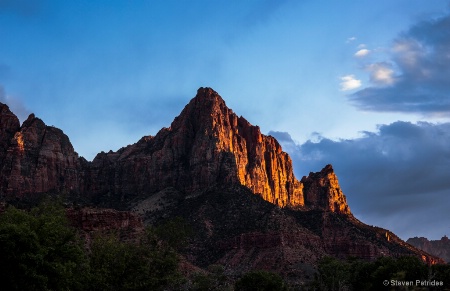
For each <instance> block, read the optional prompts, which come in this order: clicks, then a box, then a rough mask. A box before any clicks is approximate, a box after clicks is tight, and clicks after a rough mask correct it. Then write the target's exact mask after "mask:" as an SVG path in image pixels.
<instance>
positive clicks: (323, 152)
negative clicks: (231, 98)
mask: <svg viewBox="0 0 450 291" xmlns="http://www.w3.org/2000/svg"><path fill="white" fill-rule="evenodd" d="M449 144H450V123H443V124H432V123H426V122H419V123H417V124H413V123H409V122H401V121H398V122H394V123H392V124H389V125H381V126H379V127H378V131H377V132H365V133H364V136H363V137H362V138H358V139H352V140H338V141H333V140H330V139H327V138H324V137H321V139H319V142H311V141H308V142H306V143H304V144H302V145H297V146H296V147H295V148H292V147H288V148H287V151H288V152H289V153H290V154H291V158H292V159H293V161H294V169H295V171H296V175H297V177H301V176H302V175H306V174H307V173H308V172H310V171H319V170H320V169H321V168H322V167H323V166H325V165H326V164H329V163H331V164H333V166H334V169H335V171H336V173H337V175H338V178H339V182H340V184H341V187H342V189H343V191H344V193H345V194H346V196H347V199H348V202H349V205H350V208H351V209H352V211H353V213H354V214H355V215H356V217H357V218H360V219H362V220H363V221H364V222H366V223H369V224H373V225H378V226H382V227H385V228H388V229H390V230H392V231H394V232H395V233H397V234H399V235H400V236H401V237H402V238H405V239H406V238H408V236H414V235H426V236H428V237H433V238H440V237H441V236H442V235H444V234H447V235H448V234H449V233H448V225H449V224H450V213H449V212H448V210H446V207H447V206H448V205H450V195H449V194H450V147H449V146H448V145H449ZM282 145H284V144H283V143H282ZM283 149H284V148H283ZM444 205H446V206H445V207H444ZM407 227H409V228H407Z"/></svg>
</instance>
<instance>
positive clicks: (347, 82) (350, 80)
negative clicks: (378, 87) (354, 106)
mask: <svg viewBox="0 0 450 291" xmlns="http://www.w3.org/2000/svg"><path fill="white" fill-rule="evenodd" d="M340 85H341V91H349V90H353V89H357V88H359V87H361V80H358V79H356V78H355V75H346V76H343V77H341V84H340Z"/></svg>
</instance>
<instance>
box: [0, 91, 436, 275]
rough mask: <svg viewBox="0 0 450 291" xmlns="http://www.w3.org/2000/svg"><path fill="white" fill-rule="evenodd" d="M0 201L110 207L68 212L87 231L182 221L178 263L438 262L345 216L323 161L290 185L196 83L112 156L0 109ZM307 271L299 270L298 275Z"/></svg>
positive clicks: (299, 266) (297, 266) (248, 133)
mask: <svg viewBox="0 0 450 291" xmlns="http://www.w3.org/2000/svg"><path fill="white" fill-rule="evenodd" d="M0 133H1V137H0V160H1V164H0V202H2V201H7V202H11V203H14V201H17V200H25V199H33V198H36V197H39V196H41V195H42V194H44V193H65V194H67V197H68V198H69V199H72V200H74V201H76V202H79V203H80V204H82V205H83V204H85V203H88V204H89V205H95V206H101V207H110V208H115V210H98V209H92V208H88V209H82V210H69V212H68V215H69V217H70V218H71V221H72V222H73V223H74V225H76V226H77V227H79V228H80V229H82V230H84V231H85V232H91V231H97V230H100V231H102V229H106V230H108V228H118V229H133V228H136V229H140V228H141V224H140V222H139V220H138V219H137V218H136V216H135V215H134V214H131V213H129V212H117V210H124V209H126V210H130V209H133V210H134V211H135V213H136V214H139V215H141V216H142V217H143V219H145V221H146V222H147V223H149V222H152V223H158V222H161V221H163V220H164V219H167V218H170V217H175V216H182V217H184V218H185V219H186V220H187V221H188V222H189V223H190V224H191V225H192V226H193V228H194V229H195V230H196V231H197V235H196V237H195V238H193V239H192V242H191V244H190V247H189V248H190V251H189V253H188V255H187V258H188V259H189V260H191V261H192V262H195V263H196V264H199V265H201V266H207V265H208V264H213V263H223V264H226V265H228V266H231V267H232V268H233V270H234V271H239V270H241V271H245V270H246V268H247V269H249V268H263V269H264V268H265V269H269V270H278V271H280V272H283V273H285V274H287V275H288V276H289V274H290V273H292V274H297V275H298V274H299V273H298V272H300V273H302V272H303V274H304V275H305V276H311V275H312V273H311V272H309V271H305V270H310V271H311V270H313V267H314V264H315V262H317V260H318V259H319V258H320V257H321V256H323V255H327V254H328V255H334V256H337V257H347V256H350V255H355V256H359V257H362V258H366V259H373V258H376V257H378V256H381V255H401V254H409V255H416V256H419V257H421V258H424V260H426V261H428V262H430V263H433V262H435V261H436V260H437V259H436V258H434V257H432V256H430V255H428V254H426V253H425V252H422V251H419V250H417V249H415V248H413V247H412V246H410V245H408V244H406V243H404V242H403V241H401V240H400V239H398V238H397V237H396V236H395V235H393V234H391V233H389V232H388V231H386V230H382V229H377V228H373V227H369V226H366V225H365V224H363V223H361V222H359V221H358V220H356V218H354V217H353V215H351V212H350V209H349V207H348V205H347V202H346V198H345V196H344V194H343V192H342V190H341V188H340V186H339V183H338V180H337V177H336V175H335V173H334V171H333V168H332V167H331V165H328V166H326V167H325V168H324V169H323V170H322V171H320V172H318V173H310V174H309V176H308V177H303V179H302V181H298V180H297V179H296V177H295V176H294V174H293V168H292V161H291V159H290V157H289V155H288V154H287V153H285V152H283V151H282V148H281V146H280V145H279V143H278V142H277V141H276V140H275V139H274V138H273V137H271V136H266V135H264V134H262V133H261V131H260V129H259V127H257V126H253V125H251V124H250V123H249V122H248V121H247V120H246V119H244V118H243V117H238V116H237V115H236V114H235V113H234V112H233V111H232V110H231V109H229V108H228V107H227V106H226V104H225V102H224V100H223V99H222V98H221V97H220V96H219V95H218V94H217V93H216V92H215V91H214V90H212V89H210V88H200V89H199V90H198V92H197V95H196V96H195V97H194V98H193V99H192V100H191V101H190V102H189V104H187V105H186V107H185V108H184V109H183V110H182V112H181V114H180V115H179V116H178V117H176V118H175V120H174V121H173V122H172V124H171V126H170V127H169V128H163V129H161V130H160V131H159V132H158V133H157V134H156V135H155V136H146V137H143V138H141V139H140V140H139V141H138V142H137V143H135V144H132V145H129V146H127V147H124V148H121V149H120V150H118V151H117V152H113V151H110V152H108V153H105V152H102V153H99V154H98V155H97V156H96V157H95V158H94V160H93V161H92V162H88V161H86V160H85V159H83V158H80V157H79V156H78V154H77V153H76V152H75V151H74V149H73V147H72V145H71V143H70V141H69V139H68V137H67V136H66V135H65V134H64V133H63V132H62V131H61V130H59V129H57V128H54V127H50V126H46V125H45V124H44V122H43V121H42V120H40V119H39V118H36V117H35V116H34V115H30V116H29V117H28V119H27V120H26V121H25V122H24V123H23V124H22V126H20V125H19V121H18V119H17V117H15V116H14V114H12V113H11V112H10V111H9V109H8V107H7V106H6V105H3V104H0ZM305 272H306V273H305Z"/></svg>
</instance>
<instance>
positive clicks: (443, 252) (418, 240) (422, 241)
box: [406, 236, 450, 263]
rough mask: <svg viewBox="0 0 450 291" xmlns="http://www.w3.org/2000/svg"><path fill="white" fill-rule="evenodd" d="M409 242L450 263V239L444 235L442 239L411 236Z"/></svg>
mask: <svg viewBox="0 0 450 291" xmlns="http://www.w3.org/2000/svg"><path fill="white" fill-rule="evenodd" d="M406 242H407V243H409V244H411V245H413V246H414V247H416V248H418V249H421V250H423V251H425V252H427V253H429V254H432V255H434V256H436V257H439V258H442V259H443V260H445V261H446V262H447V263H450V240H449V239H448V237H447V236H443V237H442V238H441V239H440V240H428V239H427V238H425V237H413V238H409V239H408V240H407V241H406Z"/></svg>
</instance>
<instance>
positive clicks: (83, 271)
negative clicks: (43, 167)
mask: <svg viewBox="0 0 450 291" xmlns="http://www.w3.org/2000/svg"><path fill="white" fill-rule="evenodd" d="M191 233H192V230H191V229H190V228H189V227H188V225H187V224H186V223H185V222H184V221H183V220H182V219H180V218H175V219H173V220H170V221H168V222H166V223H165V224H163V225H160V226H158V227H150V228H147V229H146V231H145V232H144V233H143V234H142V235H141V236H140V237H138V238H136V239H134V240H132V241H121V240H119V239H118V236H117V235H114V234H98V235H94V236H93V237H92V239H91V240H90V241H89V242H87V241H85V240H83V239H81V238H80V236H79V234H78V233H77V230H76V229H74V228H72V227H71V226H70V223H69V221H68V219H67V216H66V211H65V209H64V207H63V206H62V204H61V203H58V202H55V201H51V200H45V201H44V202H42V203H40V204H39V205H38V206H37V207H34V208H32V209H31V210H29V211H24V210H19V209H16V208H14V207H12V206H10V207H8V208H7V209H6V210H5V211H4V212H3V213H1V214H0V289H1V290H199V291H200V290H273V291H276V290H291V289H292V288H291V289H290V288H289V286H288V284H287V283H286V282H285V281H283V279H282V278H281V276H280V275H278V274H275V273H271V272H267V271H252V272H249V273H247V274H244V275H243V276H242V277H240V278H231V277H230V276H227V275H226V274H225V269H224V267H223V266H220V265H212V266H210V267H209V268H208V269H207V270H200V269H198V270H197V271H191V272H190V274H187V273H186V272H184V273H183V272H182V271H183V270H182V269H183V268H180V265H182V264H183V263H185V264H186V262H181V258H182V257H181V256H180V255H179V253H180V250H181V249H182V248H183V247H185V246H186V243H187V240H188V237H189V236H190V235H191ZM386 280H388V282H389V284H388V285H387V286H386V285H383V283H384V282H385V281H386ZM391 280H395V282H409V281H414V282H415V280H422V281H431V280H435V281H442V282H443V283H444V286H437V287H431V288H430V287H427V288H425V289H420V288H412V287H402V286H400V287H399V286H392V284H391ZM449 283H450V268H449V266H448V265H436V266H427V265H425V264H424V263H422V262H421V261H420V260H419V259H417V258H414V257H402V258H398V259H393V258H390V257H384V258H379V259H378V260H376V261H373V262H367V261H361V260H356V259H351V260H347V261H340V260H337V259H335V258H331V257H326V258H323V259H322V260H321V261H320V262H319V265H318V268H317V273H316V275H315V279H314V280H313V281H311V282H308V283H307V284H306V285H303V286H302V287H297V288H295V289H292V290H298V288H301V289H300V290H428V289H434V290H448V289H446V288H447V286H449V285H448V284H449Z"/></svg>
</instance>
